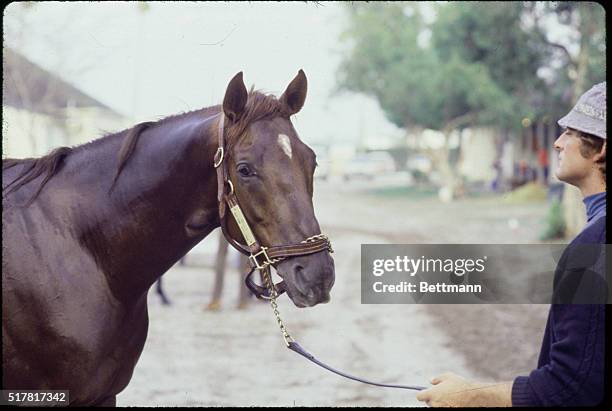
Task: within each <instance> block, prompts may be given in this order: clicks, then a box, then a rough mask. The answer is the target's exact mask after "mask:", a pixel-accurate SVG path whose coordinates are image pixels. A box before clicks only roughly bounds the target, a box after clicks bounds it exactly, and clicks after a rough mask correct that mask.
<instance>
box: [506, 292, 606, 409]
mask: <svg viewBox="0 0 612 411" xmlns="http://www.w3.org/2000/svg"><path fill="white" fill-rule="evenodd" d="M551 310H552V315H553V321H552V323H551V326H552V333H553V334H554V335H555V342H553V344H552V346H551V349H550V362H549V363H548V364H545V365H544V366H542V367H540V368H538V369H536V370H533V371H532V372H531V373H530V374H529V376H528V377H527V376H521V377H517V378H516V379H515V380H514V383H513V386H512V405H513V406H556V405H557V406H558V405H596V404H598V403H599V402H601V401H602V399H603V394H604V387H603V378H604V372H603V362H604V361H603V350H604V345H603V341H604V324H605V323H604V321H605V319H604V315H605V305H561V304H558V305H553V306H551Z"/></svg>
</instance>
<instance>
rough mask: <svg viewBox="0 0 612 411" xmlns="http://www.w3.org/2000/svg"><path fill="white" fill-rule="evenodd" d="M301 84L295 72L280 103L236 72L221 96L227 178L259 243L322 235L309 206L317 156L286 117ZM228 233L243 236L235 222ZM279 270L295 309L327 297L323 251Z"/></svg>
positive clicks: (329, 268) (328, 261) (297, 103)
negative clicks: (247, 84)
mask: <svg viewBox="0 0 612 411" xmlns="http://www.w3.org/2000/svg"><path fill="white" fill-rule="evenodd" d="M306 88H307V82H306V76H305V74H304V72H303V71H302V70H300V71H299V73H298V75H297V76H296V77H295V79H293V81H292V82H291V83H290V84H289V86H288V87H287V89H286V90H285V92H284V93H283V95H282V96H281V98H280V99H278V100H277V99H276V98H274V97H273V96H267V95H264V94H261V93H259V92H254V91H251V92H250V93H248V92H247V90H246V87H245V85H244V82H243V80H242V73H238V74H237V75H236V76H235V77H234V78H233V79H232V80H231V81H230V83H229V85H228V87H227V90H226V93H225V98H224V100H223V111H224V114H225V117H226V120H225V121H226V123H225V124H226V129H227V137H226V139H227V160H228V172H229V177H230V180H231V181H232V183H233V185H234V191H235V193H236V197H237V199H238V202H239V204H240V207H241V208H242V210H243V212H244V215H245V217H246V220H247V221H248V223H249V225H250V226H251V228H252V230H253V233H254V234H255V237H256V238H257V240H258V241H259V243H260V244H261V245H263V246H268V247H270V246H281V245H291V244H298V243H300V242H302V241H303V240H305V239H306V238H309V237H311V236H313V235H316V234H319V233H321V231H320V228H319V223H318V222H317V219H316V217H315V214H314V209H313V204H312V195H313V173H314V169H315V166H316V160H315V153H314V152H313V151H312V149H310V148H309V147H308V146H307V145H306V144H304V143H303V142H302V141H301V140H300V138H299V137H298V134H297V132H296V131H295V129H294V128H293V125H292V124H291V120H290V119H289V117H290V116H291V115H292V114H295V113H297V112H298V111H299V110H300V109H301V108H302V106H303V104H304V100H305V98H306ZM228 230H229V232H230V235H231V236H232V238H234V239H240V238H242V236H241V234H240V231H239V229H238V227H237V225H236V224H235V222H234V220H233V219H230V221H229V224H228ZM276 270H277V272H278V274H279V275H280V276H281V277H282V278H283V280H284V282H285V285H286V289H287V294H288V295H289V297H290V298H291V300H292V301H293V302H294V304H295V305H296V306H298V307H306V306H313V305H316V304H318V303H325V302H328V301H329V298H330V296H329V292H330V289H331V287H332V285H333V284H334V261H333V259H332V258H331V256H330V254H329V252H328V251H321V252H318V253H314V254H309V255H303V256H297V257H292V258H288V259H285V260H283V261H281V262H279V263H278V264H277V265H276Z"/></svg>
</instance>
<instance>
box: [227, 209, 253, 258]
mask: <svg viewBox="0 0 612 411" xmlns="http://www.w3.org/2000/svg"><path fill="white" fill-rule="evenodd" d="M230 211H231V212H232V215H233V216H234V219H235V220H236V223H238V228H240V232H241V233H242V236H243V237H244V241H246V243H247V246H249V247H250V246H252V245H253V244H255V242H256V241H255V236H254V235H253V232H252V231H251V227H249V224H248V223H247V221H246V218H244V214H242V210H241V209H240V206H239V205H238V204H236V205H233V206H232V207H230Z"/></svg>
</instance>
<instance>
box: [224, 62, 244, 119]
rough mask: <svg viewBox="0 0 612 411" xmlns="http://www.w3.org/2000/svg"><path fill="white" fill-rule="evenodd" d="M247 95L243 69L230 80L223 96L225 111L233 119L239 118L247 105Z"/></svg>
mask: <svg viewBox="0 0 612 411" xmlns="http://www.w3.org/2000/svg"><path fill="white" fill-rule="evenodd" d="M247 97H248V94H247V89H246V86H245V85H244V81H243V80H242V71H241V72H240V73H238V74H236V75H235V76H234V78H232V79H231V80H230V82H229V84H228V85H227V90H225V97H224V98H223V112H224V113H225V115H226V116H227V117H228V118H229V119H230V120H231V121H236V120H238V118H239V117H240V115H241V114H242V112H243V111H244V106H246V102H247Z"/></svg>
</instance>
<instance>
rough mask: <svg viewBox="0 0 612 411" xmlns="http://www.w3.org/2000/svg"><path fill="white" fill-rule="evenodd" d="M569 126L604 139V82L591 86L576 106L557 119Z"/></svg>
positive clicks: (564, 125) (563, 124)
mask: <svg viewBox="0 0 612 411" xmlns="http://www.w3.org/2000/svg"><path fill="white" fill-rule="evenodd" d="M558 123H559V125H560V126H561V127H569V128H573V129H575V130H578V131H583V132H585V133H588V134H592V135H594V136H597V137H601V138H603V139H604V140H605V139H606V82H605V81H604V82H603V83H599V84H596V85H594V86H593V87H591V89H590V90H589V91H587V92H586V93H584V94H583V95H582V96H580V99H578V103H576V106H575V107H574V108H573V109H572V111H570V112H569V113H568V114H567V115H566V116H565V117H563V118H562V119H561V120H559V121H558Z"/></svg>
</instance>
